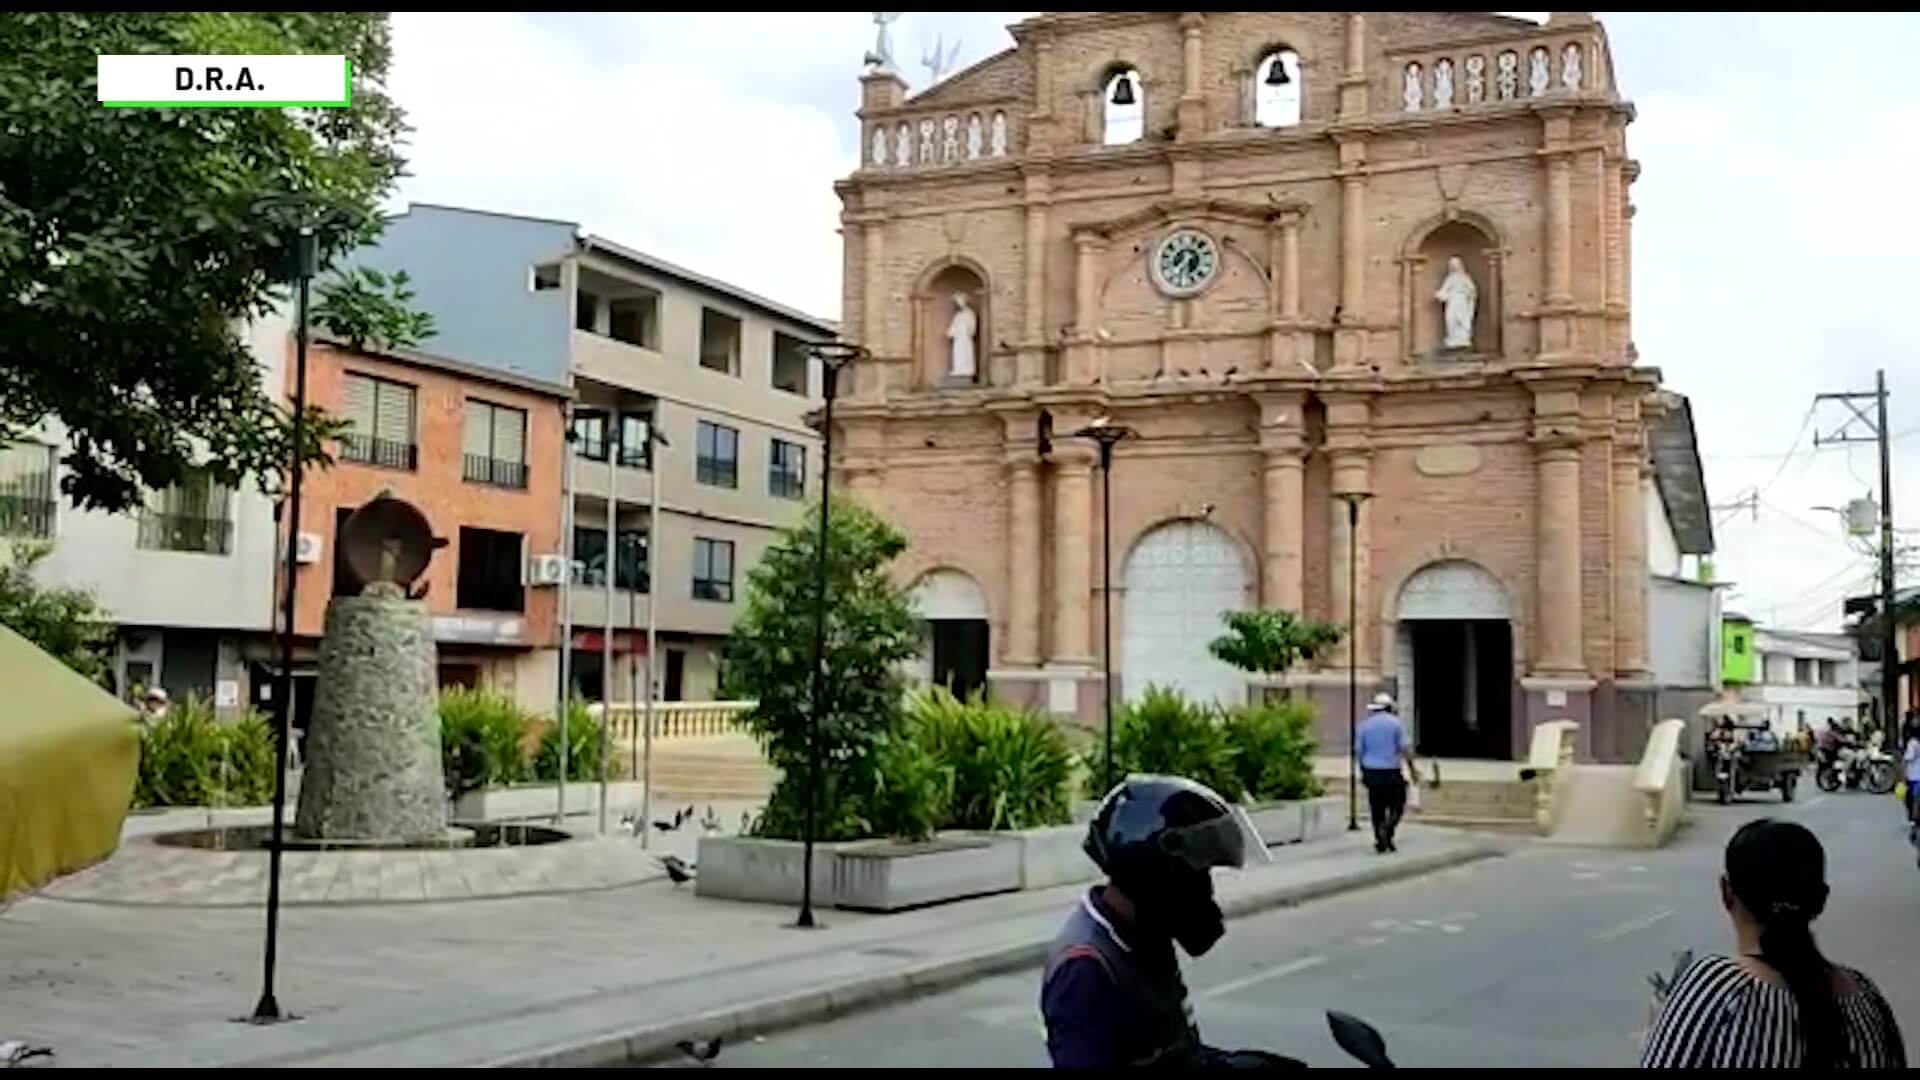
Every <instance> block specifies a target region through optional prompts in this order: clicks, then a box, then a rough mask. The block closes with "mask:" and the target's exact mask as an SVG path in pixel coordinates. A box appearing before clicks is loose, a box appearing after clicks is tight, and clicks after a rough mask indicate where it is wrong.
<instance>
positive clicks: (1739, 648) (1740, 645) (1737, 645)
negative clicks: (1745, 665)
mask: <svg viewBox="0 0 1920 1080" xmlns="http://www.w3.org/2000/svg"><path fill="white" fill-rule="evenodd" d="M1733 655H1735V656H1745V655H1747V639H1746V638H1743V637H1737V638H1734V639H1733Z"/></svg>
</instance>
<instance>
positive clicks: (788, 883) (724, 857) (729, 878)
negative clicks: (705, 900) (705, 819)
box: [693, 836, 847, 905]
mask: <svg viewBox="0 0 1920 1080" xmlns="http://www.w3.org/2000/svg"><path fill="white" fill-rule="evenodd" d="M845 846H847V845H845V844H839V843H834V844H815V845H813V899H814V902H816V903H818V904H821V905H827V904H831V903H833V901H834V896H835V893H834V877H835V868H836V866H837V865H838V861H839V854H838V853H839V849H840V848H842V847H845ZM805 856H806V845H805V844H802V843H801V842H800V841H798V840H766V839H762V838H760V837H753V836H703V837H701V838H700V846H699V849H698V854H697V855H696V856H695V862H696V863H697V864H698V866H699V874H698V875H697V876H696V877H695V879H694V885H693V891H694V893H695V894H696V895H699V896H711V897H713V898H715V899H718V900H749V901H753V902H756V903H762V904H797V903H799V902H800V893H801V888H800V883H801V880H802V874H803V866H804V865H805Z"/></svg>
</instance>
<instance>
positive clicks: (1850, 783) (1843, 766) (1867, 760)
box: [1813, 740, 1899, 795]
mask: <svg viewBox="0 0 1920 1080" xmlns="http://www.w3.org/2000/svg"><path fill="white" fill-rule="evenodd" d="M1813 780H1814V783H1816V784H1819V785H1820V790H1821V791H1827V792H1833V791H1839V790H1840V789H1841V788H1842V787H1844V788H1846V789H1847V790H1848V791H1859V790H1861V789H1862V788H1865V789H1866V790H1867V791H1869V792H1871V793H1872V794H1875V795H1886V794H1890V793H1891V792H1892V791H1893V787H1894V784H1896V783H1897V782H1898V781H1899V772H1898V770H1897V769H1895V768H1894V760H1893V755H1892V754H1889V753H1887V752H1886V751H1885V750H1882V749H1880V744H1879V741H1878V740H1875V741H1873V742H1870V743H1868V744H1867V745H1866V746H1840V747H1833V748H1828V749H1824V750H1822V751H1821V752H1820V764H1819V765H1818V767H1817V768H1815V769H1814V773H1813Z"/></svg>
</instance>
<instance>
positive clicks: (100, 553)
mask: <svg viewBox="0 0 1920 1080" xmlns="http://www.w3.org/2000/svg"><path fill="white" fill-rule="evenodd" d="M246 332H247V335H248V340H249V343H250V344H251V345H252V349H253V353H254V355H255V357H256V358H258V359H259V361H260V363H261V365H262V368H263V370H262V378H264V379H266V380H268V382H267V385H269V386H275V387H277V386H279V385H280V383H281V379H282V378H283V376H282V373H281V370H280V365H281V363H282V358H283V357H284V355H285V354H286V352H287V350H286V348H285V341H286V336H287V334H288V332H289V331H288V324H287V322H286V321H285V320H284V319H282V318H278V317H271V318H268V319H264V320H262V321H260V322H259V323H256V324H254V325H252V326H250V327H248V328H247V331H246ZM63 442H64V434H63V432H62V431H61V429H60V428H59V426H58V425H55V424H49V425H48V426H47V427H45V428H43V429H42V430H41V431H40V432H39V433H38V434H37V435H36V436H35V437H31V438H29V439H27V440H26V441H23V442H19V443H15V444H13V445H11V446H7V447H3V448H0V542H4V541H9V540H16V539H24V540H44V541H50V542H51V543H52V544H53V552H52V554H51V555H49V556H48V557H47V559H46V561H44V562H42V563H41V564H40V568H39V578H40V580H41V582H42V583H43V584H47V585H67V586H77V587H80V588H85V589H90V590H92V591H93V592H94V594H95V595H96V596H97V597H98V599H99V600H100V602H101V604H102V605H103V606H104V607H105V608H106V609H107V612H108V614H109V616H110V617H111V618H112V619H113V621H114V622H115V623H117V624H118V625H119V627H120V634H119V641H118V643H117V648H116V649H115V654H114V656H113V676H114V689H115V691H116V692H118V693H120V694H123V695H125V694H129V693H130V692H131V690H132V688H133V687H135V686H141V687H147V686H161V687H165V688H166V690H167V692H168V693H169V694H170V695H172V696H173V697H174V698H175V699H176V700H178V699H180V698H182V697H184V696H186V695H188V694H197V695H200V696H203V697H207V698H211V699H213V700H214V701H215V702H216V703H217V704H220V705H223V706H238V705H241V704H244V703H246V702H248V701H250V700H252V697H251V695H252V693H253V690H254V687H253V682H254V680H253V679H252V678H250V674H249V670H248V663H247V654H248V652H249V651H253V652H256V653H257V650H258V649H259V647H260V646H261V644H262V642H263V641H264V638H265V635H267V634H268V633H269V632H270V631H271V629H272V627H273V581H274V575H273V562H274V558H275V553H276V548H277V547H278V544H277V542H276V540H275V531H274V519H273V503H272V501H271V500H269V499H268V498H267V497H266V496H265V495H263V494H261V492H260V491H259V489H258V487H256V486H255V485H253V484H252V483H248V484H245V485H243V486H242V487H240V488H236V489H228V488H225V487H222V486H220V485H218V484H215V483H213V482H212V481H211V480H210V479H208V478H205V477H202V478H200V479H198V480H196V481H193V482H190V483H185V484H181V485H178V486H176V487H173V488H169V489H168V490H166V491H159V492H153V493H151V494H150V495H149V496H148V497H147V500H146V504H145V505H144V506H143V507H141V508H140V509H138V510H135V511H130V512H127V513H121V514H108V513H102V512H99V511H93V510H77V509H75V508H74V507H73V505H72V504H71V503H70V502H67V501H66V500H65V499H63V498H62V497H61V495H60V475H61V472H62V470H63V468H64V466H62V465H61V464H60V458H61V456H62V455H63V453H64V452H65V447H64V445H63Z"/></svg>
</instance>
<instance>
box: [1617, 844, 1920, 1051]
mask: <svg viewBox="0 0 1920 1080" xmlns="http://www.w3.org/2000/svg"><path fill="white" fill-rule="evenodd" d="M1720 902H1721V903H1722V904H1723V905H1724V906H1725V907H1726V909H1727V915H1728V917H1729V918H1730V919H1731V920H1732V921H1733V933H1734V939H1735V941H1736V943H1737V945H1738V949H1737V950H1736V954H1735V955H1733V956H1709V957H1705V958H1703V959H1701V960H1698V961H1696V962H1694V964H1693V965H1692V966H1691V967H1689V968H1687V969H1686V971H1685V972H1683V973H1682V974H1681V975H1680V977H1679V978H1678V980H1676V981H1675V983H1674V985H1673V988H1672V990H1671V991H1670V992H1669V993H1668V995H1667V999H1666V1001H1665V1003H1664V1004H1663V1005H1662V1007H1661V1010H1660V1016H1659V1019H1658V1020H1656V1021H1655V1022H1654V1025H1653V1030H1652V1032H1651V1033H1650V1034H1649V1035H1648V1037H1647V1046H1646V1051H1645V1053H1644V1054H1643V1056H1642V1058H1641V1065H1643V1066H1644V1067H1646V1068H1682V1069H1703V1068H1705V1069H1754V1068H1809V1069H1811V1068H1826V1067H1833V1068H1843V1069H1848V1068H1850V1069H1887V1068H1905V1067H1906V1064H1907V1055H1906V1048H1905V1046H1904V1045H1903V1044H1902V1042H1901V1040H1900V1028H1899V1026H1898V1025H1897V1024H1896V1023H1895V1022H1894V1019H1893V1012H1892V1010H1890V1009H1889V1008H1888V1007H1887V1002H1886V999H1885V998H1882V997H1881V996H1880V991H1879V990H1878V989H1876V988H1875V987H1874V985H1873V983H1872V981H1871V980H1869V979H1868V978H1867V977H1866V976H1865V975H1862V974H1860V973H1859V972H1857V971H1854V970H1853V969H1852V968H1847V967H1842V966H1840V965H1838V964H1833V963H1829V962H1828V961H1827V959H1826V957H1824V956H1822V955H1820V949H1819V946H1817V945H1815V944H1814V941H1813V929H1812V923H1813V920H1815V919H1817V918H1819V917H1820V912H1821V911H1822V910H1824V909H1825V907H1826V905H1827V857H1826V852H1825V851H1823V850H1822V849H1821V847H1820V841H1819V840H1818V839H1816V838H1815V837H1814V835H1813V833H1811V832H1809V831H1808V830H1807V829H1806V828H1805V827H1804V826H1801V825H1796V824H1794V823H1792V822H1788V821H1774V820H1770V819H1766V820H1761V821H1754V822H1750V823H1748V824H1747V825H1745V826H1742V827H1741V829H1740V831H1739V832H1736V833H1734V834H1733V839H1732V840H1730V841H1728V842H1727V862H1726V873H1725V874H1724V875H1723V876H1722V877H1721V878H1720Z"/></svg>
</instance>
